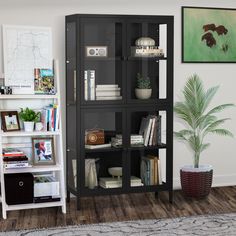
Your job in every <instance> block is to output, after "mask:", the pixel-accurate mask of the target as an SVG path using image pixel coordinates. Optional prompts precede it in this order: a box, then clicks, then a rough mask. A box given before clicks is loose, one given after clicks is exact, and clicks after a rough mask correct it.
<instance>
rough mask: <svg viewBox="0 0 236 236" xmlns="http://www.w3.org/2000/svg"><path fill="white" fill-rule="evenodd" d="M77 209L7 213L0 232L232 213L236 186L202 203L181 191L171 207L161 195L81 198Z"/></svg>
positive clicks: (216, 192) (235, 208)
mask: <svg viewBox="0 0 236 236" xmlns="http://www.w3.org/2000/svg"><path fill="white" fill-rule="evenodd" d="M81 208H82V209H81V210H80V211H77V210H76V201H75V200H74V199H73V200H71V202H70V203H69V204H68V206H67V214H66V215H64V214H62V213H61V209H59V208H44V209H34V210H24V211H12V212H8V219H7V220H3V219H1V220H0V230H1V231H9V230H19V229H30V228H41V227H42V228H43V227H45V228H47V227H55V226H64V225H75V224H91V223H98V222H111V221H124V220H139V219H154V218H155V219H157V218H170V217H179V216H193V215H202V214H218V213H229V212H236V186H235V187H223V188H213V189H212V191H211V194H210V195H209V197H208V198H206V199H203V200H190V199H185V198H184V197H183V195H182V193H181V191H175V192H174V202H173V204H170V203H169V202H168V194H167V193H164V192H163V193H160V195H159V199H155V197H154V194H152V193H146V194H140V193H139V194H129V195H116V196H102V197H96V198H82V200H81Z"/></svg>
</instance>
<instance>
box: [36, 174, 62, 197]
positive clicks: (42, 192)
mask: <svg viewBox="0 0 236 236" xmlns="http://www.w3.org/2000/svg"><path fill="white" fill-rule="evenodd" d="M59 195H60V188H59V181H57V180H56V178H55V177H53V176H34V197H44V196H59Z"/></svg>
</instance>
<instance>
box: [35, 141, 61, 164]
mask: <svg viewBox="0 0 236 236" xmlns="http://www.w3.org/2000/svg"><path fill="white" fill-rule="evenodd" d="M32 154H33V155H32V161H33V165H34V166H41V165H55V164H56V159H55V151H54V139H53V138H52V137H37V138H32Z"/></svg>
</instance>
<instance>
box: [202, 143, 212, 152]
mask: <svg viewBox="0 0 236 236" xmlns="http://www.w3.org/2000/svg"><path fill="white" fill-rule="evenodd" d="M209 146H210V143H203V144H202V145H201V149H200V152H203V151H204V150H206V149H207V148H208V147H209Z"/></svg>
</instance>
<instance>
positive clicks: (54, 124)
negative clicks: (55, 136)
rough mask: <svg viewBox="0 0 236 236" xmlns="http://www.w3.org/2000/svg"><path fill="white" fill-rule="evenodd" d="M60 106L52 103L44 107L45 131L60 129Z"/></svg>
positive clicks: (43, 120) (42, 115)
mask: <svg viewBox="0 0 236 236" xmlns="http://www.w3.org/2000/svg"><path fill="white" fill-rule="evenodd" d="M59 119H60V108H59V106H58V105H57V104H50V105H49V106H46V107H44V108H43V109H42V112H41V122H42V123H43V130H44V131H58V130H59Z"/></svg>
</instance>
